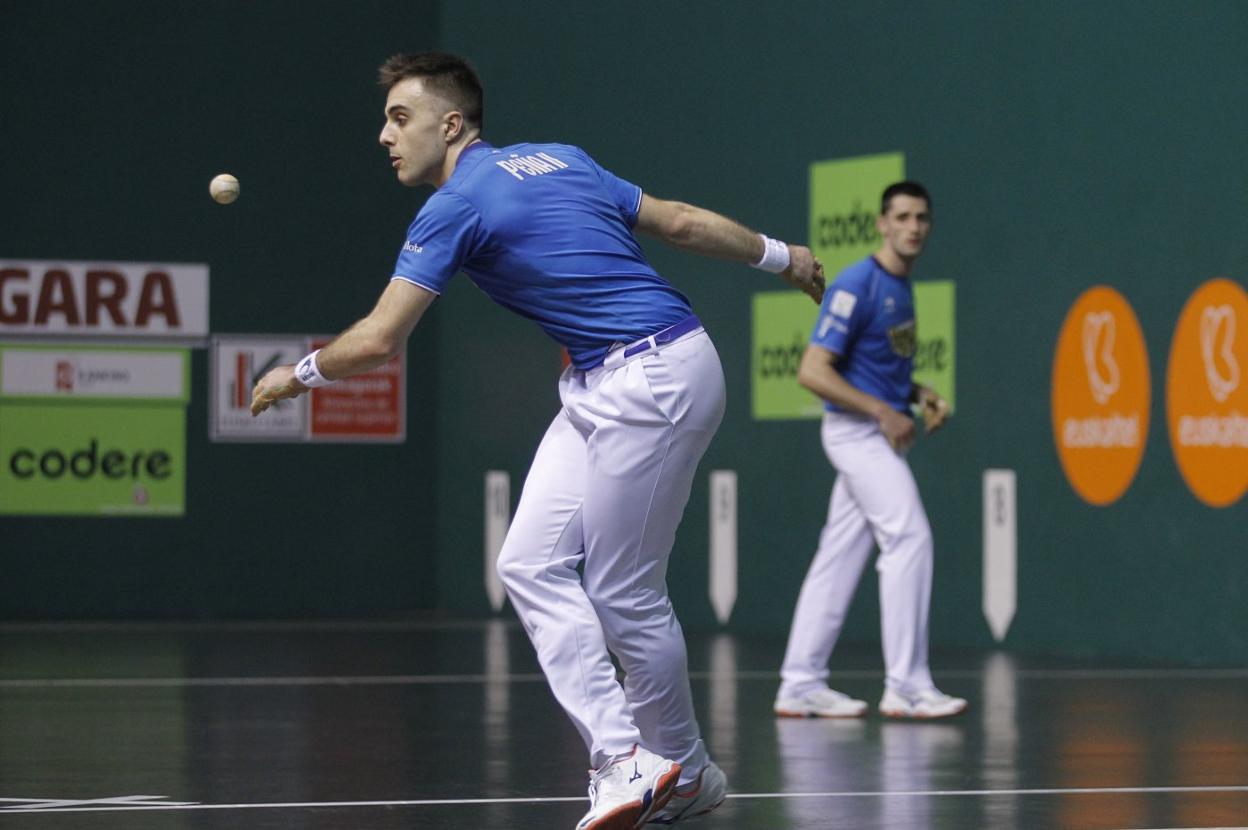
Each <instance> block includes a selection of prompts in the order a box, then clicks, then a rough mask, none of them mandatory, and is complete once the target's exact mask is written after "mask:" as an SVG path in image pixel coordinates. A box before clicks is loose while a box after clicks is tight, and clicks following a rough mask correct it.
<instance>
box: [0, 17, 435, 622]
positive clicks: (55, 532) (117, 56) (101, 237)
mask: <svg viewBox="0 0 1248 830" xmlns="http://www.w3.org/2000/svg"><path fill="white" fill-rule="evenodd" d="M400 23H405V24H406V25H402V26H400V25H398V24H400ZM437 25H438V4H437V3H436V2H433V0H416V2H360V3H350V4H346V3H334V2H328V1H327V0H314V2H293V1H292V2H259V3H242V2H197V3H187V2H147V1H146V0H144V2H126V3H86V2H76V1H68V0H51V1H50V2H43V0H40V2H15V3H5V5H4V8H3V10H2V11H0V31H2V32H3V34H0V40H2V45H3V48H0V90H2V94H3V100H2V104H0V148H3V150H2V152H0V182H3V183H4V184H3V189H2V190H3V198H4V202H5V209H4V221H3V222H2V223H0V256H3V257H8V258H14V259H70V260H75V259H78V260H87V259H94V260H106V261H108V260H111V261H138V262H162V261H172V262H204V263H207V264H208V265H209V267H210V269H211V326H212V330H213V331H214V332H218V333H230V332H236V333H279V334H282V333H318V334H319V333H325V332H336V331H338V330H340V329H342V328H343V327H344V326H345V325H347V324H348V323H350V322H351V321H352V320H354V319H356V318H358V317H360V316H362V315H363V314H365V313H367V311H368V310H369V308H370V307H371V305H372V303H373V301H374V300H375V299H376V296H377V294H378V293H379V292H380V290H381V289H382V288H383V287H384V286H385V283H386V280H387V277H388V276H389V273H390V268H391V266H392V265H393V261H394V257H395V254H396V252H397V250H398V246H399V244H400V243H401V241H402V235H403V232H404V230H405V228H406V226H407V223H408V222H409V221H410V217H411V214H412V213H413V212H414V211H415V210H416V208H417V207H418V206H419V205H420V203H421V201H422V200H423V198H424V196H423V194H417V193H413V192H412V191H407V190H404V189H403V188H401V187H397V186H395V184H394V181H393V178H394V174H393V171H391V170H390V169H389V166H388V165H387V164H386V160H385V156H384V152H383V151H382V149H381V148H380V147H378V145H377V143H376V136H377V133H378V131H379V130H380V127H381V123H382V117H381V115H382V109H383V101H384V96H383V95H382V94H381V92H380V91H379V90H378V89H377V87H376V86H375V83H376V66H377V65H378V64H379V63H380V62H381V60H383V59H384V58H385V57H386V56H387V55H389V54H391V53H393V52H397V51H401V50H404V49H420V48H428V47H431V46H433V45H434V43H435V36H436V32H437ZM222 171H229V172H231V173H234V174H235V175H237V176H238V177H239V179H240V180H241V181H242V197H241V198H240V199H239V201H238V202H236V203H235V204H233V205H231V206H229V207H221V206H219V205H216V204H214V203H213V202H212V201H211V200H210V199H209V197H208V192H207V188H208V181H209V179H211V178H212V176H213V175H214V174H216V173H219V172H222ZM437 326H438V321H437V315H436V314H434V315H433V317H432V318H431V319H430V320H428V321H427V323H426V325H424V326H422V330H421V331H420V332H419V333H418V334H417V335H416V337H415V342H414V343H413V352H412V354H413V359H412V360H411V362H410V364H409V371H408V383H409V388H410V390H411V393H410V395H409V400H408V412H409V422H408V436H409V438H408V441H407V442H406V443H405V444H401V445H386V446H360V445H354V446H342V445H337V446H324V445H316V446H310V445H255V444H212V443H209V442H208V440H207V435H208V424H207V409H208V359H207V352H206V351H205V350H203V349H197V350H195V351H194V352H193V358H192V374H191V403H190V406H189V408H188V417H187V455H188V462H187V463H188V469H189V473H188V476H187V493H186V505H187V507H186V516H185V518H184V519H94V518H74V519H47V518H13V517H3V518H0V568H2V571H3V574H4V576H3V580H0V584H3V586H4V587H3V590H2V591H0V618H8V619H57V618H106V617H171V618H172V617H177V618H188V617H189V618H196V617H205V618H213V617H266V616H274V617H276V616H332V615H355V614H361V615H362V614H376V613H384V612H391V611H398V610H404V609H410V608H422V607H424V608H427V607H430V606H432V605H433V604H434V602H435V599H436V583H435V579H434V573H433V568H434V561H433V559H434V557H433V553H432V549H431V545H430V537H429V534H428V531H427V530H426V528H427V527H428V526H429V525H430V524H431V523H432V522H433V520H434V510H433V506H434V502H435V500H436V495H435V494H436V489H435V485H436V482H435V480H434V475H433V465H434V463H435V459H434V456H433V446H434V445H433V441H432V440H431V437H430V432H431V427H432V422H433V406H434V403H435V402H434V399H433V397H432V396H431V395H430V394H429V392H428V390H429V389H430V388H431V387H432V386H433V385H434V384H435V383H436V373H435V367H434V366H433V364H432V363H431V362H429V361H428V360H424V361H422V360H420V359H418V357H416V356H417V355H419V354H420V352H422V351H423V352H430V351H432V350H433V348H434V347H435V342H436V331H437Z"/></svg>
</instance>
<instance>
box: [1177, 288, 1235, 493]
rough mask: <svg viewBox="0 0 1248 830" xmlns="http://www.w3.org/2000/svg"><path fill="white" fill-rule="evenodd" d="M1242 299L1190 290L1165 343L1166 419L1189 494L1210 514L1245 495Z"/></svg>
mask: <svg viewBox="0 0 1248 830" xmlns="http://www.w3.org/2000/svg"><path fill="white" fill-rule="evenodd" d="M1245 328H1248V293H1245V292H1244V289H1243V288H1241V287H1240V286H1239V285H1238V284H1237V283H1234V282H1231V281H1230V280H1227V279H1213V280H1209V281H1208V282H1207V283H1205V284H1204V285H1202V286H1201V287H1200V288H1197V289H1196V291H1195V293H1193V294H1192V296H1191V297H1189V298H1188V300H1187V305H1185V306H1183V312H1182V313H1181V314H1180V315H1179V323H1178V325H1177V326H1175V328H1174V340H1172V341H1171V342H1170V364H1169V366H1168V367H1167V369H1166V419H1167V421H1168V422H1169V426H1170V447H1171V449H1173V451H1174V460H1175V462H1176V463H1177V464H1178V465H1179V472H1180V473H1182V475H1183V480H1184V481H1186V482H1187V486H1188V488H1189V489H1190V490H1191V491H1192V492H1193V493H1194V494H1195V495H1196V498H1198V499H1200V500H1201V501H1202V502H1204V503H1205V504H1207V505H1209V506H1210V507H1226V506H1227V505H1230V504H1234V503H1235V502H1236V501H1238V500H1239V497H1240V496H1242V495H1243V494H1244V490H1245V489H1248V377H1244V376H1243V375H1244V373H1248V331H1245Z"/></svg>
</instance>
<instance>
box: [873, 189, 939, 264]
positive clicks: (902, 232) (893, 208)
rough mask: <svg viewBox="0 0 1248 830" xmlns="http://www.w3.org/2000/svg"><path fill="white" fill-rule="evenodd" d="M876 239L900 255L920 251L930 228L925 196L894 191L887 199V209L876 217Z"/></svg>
mask: <svg viewBox="0 0 1248 830" xmlns="http://www.w3.org/2000/svg"><path fill="white" fill-rule="evenodd" d="M876 228H877V229H878V230H879V232H880V240H881V241H882V242H883V243H884V244H885V245H887V246H888V247H890V248H892V249H893V251H894V252H895V253H896V254H897V255H898V256H900V257H903V258H905V259H914V258H915V257H917V256H918V255H919V254H920V253H922V252H923V245H924V244H925V243H926V242H927V235H928V234H929V233H931V230H932V213H931V210H930V209H929V208H928V206H927V200H926V199H921V198H919V197H917V196H906V195H905V194H901V193H899V194H897V195H896V196H894V197H893V198H892V199H891V200H890V201H889V203H888V212H887V213H884V214H881V215H880V217H879V218H878V219H877V220H876Z"/></svg>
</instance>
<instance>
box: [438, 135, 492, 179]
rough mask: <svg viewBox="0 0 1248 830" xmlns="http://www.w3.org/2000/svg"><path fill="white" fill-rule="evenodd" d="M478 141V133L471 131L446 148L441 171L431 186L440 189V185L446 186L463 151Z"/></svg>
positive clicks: (479, 136)
mask: <svg viewBox="0 0 1248 830" xmlns="http://www.w3.org/2000/svg"><path fill="white" fill-rule="evenodd" d="M480 140H481V133H480V131H479V130H473V131H472V132H470V133H468V134H466V135H465V136H464V137H463V138H461V139H460V140H459V141H456V142H455V143H454V144H452V145H451V146H450V147H447V148H446V158H444V159H443V160H442V169H441V171H439V174H438V180H437V181H436V182H433V186H434V187H441V186H442V185H444V184H446V180H447V179H449V178H450V177H451V174H452V173H454V172H455V165H456V164H459V157H460V155H461V154H462V153H463V152H464V150H467V149H468V148H469V147H471V146H472V145H474V144H476V143H477V142H478V141H480Z"/></svg>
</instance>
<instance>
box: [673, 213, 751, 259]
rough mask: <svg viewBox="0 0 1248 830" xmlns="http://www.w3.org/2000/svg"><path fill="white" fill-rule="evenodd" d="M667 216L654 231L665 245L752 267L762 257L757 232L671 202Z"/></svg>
mask: <svg viewBox="0 0 1248 830" xmlns="http://www.w3.org/2000/svg"><path fill="white" fill-rule="evenodd" d="M669 204H670V211H669V212H670V216H668V217H666V221H665V222H664V223H663V225H662V226H661V227H659V228H657V229H656V231H657V233H658V236H659V237H660V238H661V239H662V240H663V241H664V242H666V243H668V244H669V245H673V246H675V247H677V248H682V249H684V250H686V251H692V252H693V253H697V254H701V255H703V256H709V257H715V258H716V259H726V260H731V261H733V262H744V263H749V264H753V263H755V262H758V261H759V259H761V258H762V256H763V241H762V239H761V238H760V237H759V235H758V234H757V233H755V232H754V231H752V230H750V229H749V228H747V227H746V226H745V225H742V224H741V223H739V222H735V221H733V220H732V219H729V218H728V217H726V216H721V215H720V214H718V213H715V212H714V211H711V210H707V209H706V208H700V207H696V206H694V205H688V204H685V203H683V202H671V203H669Z"/></svg>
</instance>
